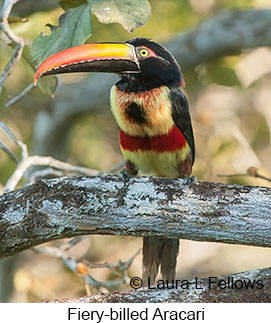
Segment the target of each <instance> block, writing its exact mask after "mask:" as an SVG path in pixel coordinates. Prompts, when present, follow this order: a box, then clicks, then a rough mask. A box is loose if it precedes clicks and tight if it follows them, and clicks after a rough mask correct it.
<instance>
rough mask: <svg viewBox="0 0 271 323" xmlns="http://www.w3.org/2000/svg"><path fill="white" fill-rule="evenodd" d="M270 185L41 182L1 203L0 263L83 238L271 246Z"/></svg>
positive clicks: (134, 179)
mask: <svg viewBox="0 0 271 323" xmlns="http://www.w3.org/2000/svg"><path fill="white" fill-rule="evenodd" d="M270 197H271V188H267V187H252V186H237V185H226V184H219V183H208V182H197V183H194V184H193V185H192V186H189V185H187V184H184V181H183V180H181V179H166V178H156V177H140V178H137V177H132V178H130V179H129V181H128V182H125V183H124V182H123V181H122V180H121V178H120V177H119V176H104V177H81V178H61V179H53V180H42V181H39V182H37V183H36V184H33V185H28V186H26V187H24V188H22V189H19V190H17V191H13V192H10V193H7V194H4V195H3V196H2V197H1V198H0V232H1V240H0V258H3V257H7V256H10V255H13V254H16V253H18V252H20V251H23V250H25V249H28V248H31V247H33V246H35V245H38V244H41V243H44V242H46V241H50V240H54V239H60V238H68V237H72V236H77V235H86V234H111V235H126V236H141V237H143V236H152V237H160V238H182V239H189V240H198V241H216V242H224V243H232V244H245V245H254V246H262V247H271V227H270V217H271V204H270Z"/></svg>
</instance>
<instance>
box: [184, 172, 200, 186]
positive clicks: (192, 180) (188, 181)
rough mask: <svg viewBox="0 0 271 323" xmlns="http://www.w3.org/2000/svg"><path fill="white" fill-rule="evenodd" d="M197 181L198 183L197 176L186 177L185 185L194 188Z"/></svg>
mask: <svg viewBox="0 0 271 323" xmlns="http://www.w3.org/2000/svg"><path fill="white" fill-rule="evenodd" d="M196 181H197V177H196V176H192V175H186V176H185V177H184V180H183V183H184V185H188V186H192V185H193V184H194V183H195V182H196Z"/></svg>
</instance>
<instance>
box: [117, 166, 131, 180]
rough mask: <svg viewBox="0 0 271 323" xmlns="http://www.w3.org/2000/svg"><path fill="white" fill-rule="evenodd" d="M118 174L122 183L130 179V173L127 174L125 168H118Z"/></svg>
mask: <svg viewBox="0 0 271 323" xmlns="http://www.w3.org/2000/svg"><path fill="white" fill-rule="evenodd" d="M118 175H119V176H120V178H121V179H122V181H123V182H124V183H127V182H128V181H129V179H130V174H129V172H128V170H127V169H125V168H123V169H122V170H120V171H119V172H118Z"/></svg>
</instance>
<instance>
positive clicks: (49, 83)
mask: <svg viewBox="0 0 271 323" xmlns="http://www.w3.org/2000/svg"><path fill="white" fill-rule="evenodd" d="M22 62H23V66H24V68H25V70H26V71H27V73H28V75H29V77H30V79H31V80H33V79H34V75H35V71H36V67H35V63H34V62H33V61H32V59H31V58H30V47H29V46H27V45H26V46H25V47H24V50H23V54H22ZM57 85H58V79H57V77H56V76H53V75H52V76H51V77H44V78H41V79H39V81H38V83H37V88H38V89H39V90H40V91H41V92H42V93H43V94H44V95H49V96H51V97H53V96H54V93H55V91H56V88H57Z"/></svg>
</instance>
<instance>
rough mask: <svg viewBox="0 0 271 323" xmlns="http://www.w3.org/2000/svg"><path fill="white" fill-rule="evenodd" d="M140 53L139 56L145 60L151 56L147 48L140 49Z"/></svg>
mask: <svg viewBox="0 0 271 323" xmlns="http://www.w3.org/2000/svg"><path fill="white" fill-rule="evenodd" d="M138 53H139V56H140V57H143V58H145V57H148V56H149V55H150V52H149V51H148V49H147V48H140V49H139V51H138Z"/></svg>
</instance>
